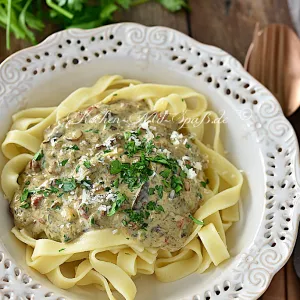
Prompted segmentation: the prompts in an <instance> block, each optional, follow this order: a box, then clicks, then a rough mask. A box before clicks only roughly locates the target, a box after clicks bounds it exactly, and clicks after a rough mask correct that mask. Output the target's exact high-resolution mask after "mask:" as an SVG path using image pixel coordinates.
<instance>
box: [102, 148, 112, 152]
mask: <svg viewBox="0 0 300 300" xmlns="http://www.w3.org/2000/svg"><path fill="white" fill-rule="evenodd" d="M103 152H104V153H109V152H111V150H110V149H106V150H104V151H103Z"/></svg>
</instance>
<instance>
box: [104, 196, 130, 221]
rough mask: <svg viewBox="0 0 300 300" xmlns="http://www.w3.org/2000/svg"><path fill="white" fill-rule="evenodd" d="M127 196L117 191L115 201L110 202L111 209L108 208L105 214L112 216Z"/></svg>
mask: <svg viewBox="0 0 300 300" xmlns="http://www.w3.org/2000/svg"><path fill="white" fill-rule="evenodd" d="M127 199H128V198H127V196H126V195H125V194H121V193H118V194H117V199H116V201H115V202H114V203H113V204H112V206H111V209H110V210H109V213H108V214H107V215H108V216H109V217H111V216H113V215H114V214H115V213H116V212H117V211H118V209H119V208H120V206H121V205H122V204H123V202H125V201H126V200H127Z"/></svg>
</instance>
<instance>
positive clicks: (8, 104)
mask: <svg viewBox="0 0 300 300" xmlns="http://www.w3.org/2000/svg"><path fill="white" fill-rule="evenodd" d="M103 74H121V75H123V76H125V77H132V78H136V79H140V80H142V81H146V82H156V83H168V84H180V85H185V86H189V87H191V88H194V89H196V90H198V91H200V92H201V93H203V94H205V95H206V96H207V97H208V99H209V103H210V105H211V107H213V108H214V110H216V111H218V112H220V114H222V112H223V111H224V112H225V116H226V117H227V118H228V123H227V124H225V125H224V128H223V132H222V139H223V141H224V144H225V148H226V149H227V150H228V152H229V154H228V156H229V159H230V160H231V161H232V162H233V163H234V164H235V165H236V166H237V167H238V168H239V169H242V170H244V172H245V179H246V180H245V185H244V187H243V192H242V204H241V221H240V222H238V223H236V224H235V225H234V227H233V228H232V229H230V231H229V233H228V236H229V238H228V245H229V250H230V253H231V255H232V258H231V259H229V260H228V261H227V262H225V263H223V264H221V266H219V267H217V268H211V269H210V270H209V271H207V272H206V273H204V274H202V275H199V274H194V275H191V276H188V277H186V278H184V279H182V280H180V281H177V282H174V283H167V284H166V283H161V282H158V281H157V280H156V279H155V277H153V276H142V277H140V278H138V279H137V280H136V283H137V288H138V294H137V299H143V300H150V299H151V300H154V299H155V300H156V299H172V300H173V299H189V300H191V299H193V300H199V299H205V300H208V299H257V298H258V297H259V296H260V295H261V294H262V293H263V292H264V291H265V290H266V288H267V286H268V284H269V283H270V281H271V279H272V277H273V275H274V274H275V273H276V272H277V271H278V270H279V269H280V268H281V267H282V266H283V265H284V264H285V263H286V261H287V259H288V258H289V256H290V254H291V252H292V249H293V246H294V242H295V239H296V234H297V226H298V220H299V212H300V205H299V191H300V188H299V184H298V182H299V178H300V176H299V157H298V155H299V153H298V143H297V139H296V136H295V133H294V131H293V129H292V127H291V125H290V123H289V122H288V121H287V120H286V119H285V117H284V116H283V114H282V111H281V109H280V106H279V104H278V102H277V101H276V100H275V99H274V97H273V96H272V94H271V93H270V92H269V91H267V90H266V89H265V88H264V87H263V86H262V85H261V84H259V83H258V82H257V81H256V80H255V79H253V78H252V77H251V76H250V75H249V74H248V73H247V72H246V71H244V70H243V68H242V66H241V65H240V64H239V63H238V61H237V60H235V59H234V58H233V57H231V56H230V55H228V54H227V53H225V52H224V51H222V50H220V49H218V48H215V47H211V46H207V45H203V44H200V43H198V42H196V41H195V40H193V39H191V38H189V37H188V36H186V35H184V34H182V33H179V32H177V31H175V30H172V29H168V28H162V27H150V28H149V27H145V26H142V25H138V24H132V23H123V24H116V25H111V26H105V27H101V28H97V29H93V30H88V31H84V30H75V29H72V30H67V31H62V32H59V33H56V34H54V35H52V36H50V37H49V38H47V39H46V40H45V41H44V42H43V43H41V44H40V45H38V46H36V47H32V48H29V49H25V50H23V51H20V52H18V53H16V54H14V55H13V56H11V57H9V58H8V59H7V60H6V61H5V62H3V64H2V65H1V68H0V99H1V102H0V135H1V138H2V139H3V138H4V136H5V133H6V132H7V130H8V129H9V127H10V124H11V115H12V114H13V113H15V112H17V111H18V110H20V109H23V108H25V107H34V106H50V105H56V104H58V103H60V102H61V101H62V100H63V99H64V98H65V97H66V96H67V95H69V94H70V93H71V92H72V91H74V90H75V89H77V88H79V87H82V86H87V85H92V84H93V83H94V82H95V81H96V79H97V78H98V77H100V76H101V75H103ZM0 162H1V165H2V166H3V164H4V159H3V157H2V158H1V161H0ZM297 180H298V182H297ZM0 227H1V233H0V240H1V245H0V247H1V255H0V258H1V263H0V278H1V279H2V282H1V284H0V292H1V293H2V294H3V295H8V296H9V295H10V296H11V298H12V299H16V298H17V296H20V297H22V299H33V298H30V297H34V296H35V298H34V299H44V297H45V299H64V298H66V299H76V297H77V296H76V295H79V294H77V292H78V291H77V292H76V290H74V291H63V290H60V289H57V288H56V287H54V286H53V285H52V284H51V283H50V282H49V281H48V280H47V279H46V278H44V277H42V276H41V275H39V274H37V273H36V272H34V271H33V270H31V269H30V268H28V267H27V266H26V264H25V251H24V247H23V245H21V243H20V242H18V241H17V240H16V239H15V238H14V237H13V236H12V234H11V233H10V229H11V227H12V220H11V216H10V214H9V212H8V204H7V202H6V200H5V199H3V196H2V195H1V201H0ZM25 297H27V298H25ZM78 297H79V298H80V299H84V298H85V299H87V298H88V297H89V298H90V297H93V298H94V299H95V295H90V296H87V295H85V296H84V295H82V296H78ZM105 297H106V296H105V294H103V299H106V298H105ZM101 298H102V297H101Z"/></svg>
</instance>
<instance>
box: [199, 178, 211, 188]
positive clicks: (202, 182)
mask: <svg viewBox="0 0 300 300" xmlns="http://www.w3.org/2000/svg"><path fill="white" fill-rule="evenodd" d="M200 183H201V185H202V186H203V187H204V188H206V186H207V185H208V184H209V180H208V179H206V181H200Z"/></svg>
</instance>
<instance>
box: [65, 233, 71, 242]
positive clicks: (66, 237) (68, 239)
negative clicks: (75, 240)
mask: <svg viewBox="0 0 300 300" xmlns="http://www.w3.org/2000/svg"><path fill="white" fill-rule="evenodd" d="M70 240H71V239H70V238H69V237H68V236H67V235H66V234H64V242H65V243H66V242H68V241H70Z"/></svg>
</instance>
